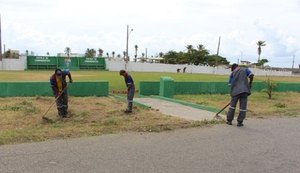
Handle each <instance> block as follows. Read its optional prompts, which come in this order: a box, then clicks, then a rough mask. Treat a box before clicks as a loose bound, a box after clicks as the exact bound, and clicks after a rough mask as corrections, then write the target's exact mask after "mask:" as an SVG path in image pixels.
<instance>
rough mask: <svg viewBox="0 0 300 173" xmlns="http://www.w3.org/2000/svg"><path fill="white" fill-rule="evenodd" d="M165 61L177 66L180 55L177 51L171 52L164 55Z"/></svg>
mask: <svg viewBox="0 0 300 173" xmlns="http://www.w3.org/2000/svg"><path fill="white" fill-rule="evenodd" d="M164 59H165V61H166V62H167V63H168V64H176V63H177V59H178V53H177V52H175V51H169V52H167V53H166V54H165V55H164Z"/></svg>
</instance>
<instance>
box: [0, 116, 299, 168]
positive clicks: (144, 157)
mask: <svg viewBox="0 0 300 173" xmlns="http://www.w3.org/2000/svg"><path fill="white" fill-rule="evenodd" d="M0 172H1V173H6V172H22V173H23V172H39V173H40V172H45V173H48V172H58V173H59V172H62V173H68V172H122V173H123V172H125V173H126V172H128V173H134V172H138V173H140V172H146V173H147V172H149V173H153V172H155V173H183V172H188V173H200V172H201V173H206V172H214V173H215V172H216V173H218V172H220V173H221V172H222V173H226V172H229V173H235V172H236V173H243V172H245V173H249V172H250V173H254V172H255V173H268V172H270V173H277V172H278V173H285V172H288V173H296V172H297V173H299V172H300V118H281V119H267V120H261V119H258V120H257V119H249V120H247V121H246V122H245V126H244V127H236V125H233V126H228V125H225V124H222V125H216V126H213V127H209V128H194V129H184V130H175V131H170V132H162V133H143V134H139V133H125V134H116V135H106V136H100V137H91V138H81V139H73V140H56V141H48V142H42V143H32V144H21V145H8V146H0Z"/></svg>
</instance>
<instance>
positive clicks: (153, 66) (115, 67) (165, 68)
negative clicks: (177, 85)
mask: <svg viewBox="0 0 300 173" xmlns="http://www.w3.org/2000/svg"><path fill="white" fill-rule="evenodd" d="M106 66H107V69H108V70H109V71H119V70H121V69H126V67H125V62H124V61H109V60H106ZM184 67H186V71H185V72H186V73H204V74H219V75H229V74H230V73H231V70H230V69H226V68H224V67H208V66H195V65H174V64H159V63H140V62H136V63H135V62H128V64H127V70H128V71H136V72H171V73H177V69H178V68H180V69H181V73H182V69H183V68H184ZM250 70H251V71H252V73H253V74H254V75H256V76H292V72H291V71H275V70H262V69H257V68H250Z"/></svg>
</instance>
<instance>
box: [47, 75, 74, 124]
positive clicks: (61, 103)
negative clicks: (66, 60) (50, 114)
mask: <svg viewBox="0 0 300 173" xmlns="http://www.w3.org/2000/svg"><path fill="white" fill-rule="evenodd" d="M66 76H68V78H69V82H70V83H72V82H73V80H72V77H71V73H70V72H69V70H61V69H56V70H55V72H54V74H53V75H52V76H51V77H50V85H51V88H52V91H53V95H54V96H55V99H56V106H57V110H58V115H59V116H60V117H61V118H66V117H67V115H68V91H67V81H66Z"/></svg>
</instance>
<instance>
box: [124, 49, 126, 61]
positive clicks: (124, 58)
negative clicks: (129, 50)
mask: <svg viewBox="0 0 300 173" xmlns="http://www.w3.org/2000/svg"><path fill="white" fill-rule="evenodd" d="M123 58H124V61H126V51H123Z"/></svg>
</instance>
